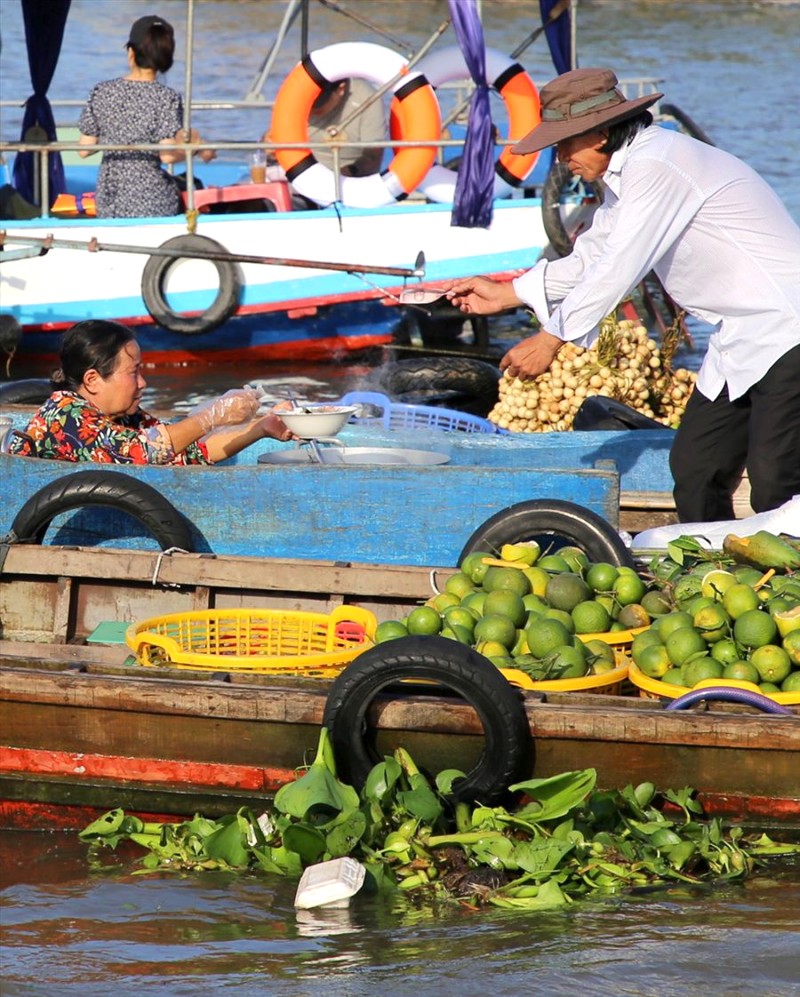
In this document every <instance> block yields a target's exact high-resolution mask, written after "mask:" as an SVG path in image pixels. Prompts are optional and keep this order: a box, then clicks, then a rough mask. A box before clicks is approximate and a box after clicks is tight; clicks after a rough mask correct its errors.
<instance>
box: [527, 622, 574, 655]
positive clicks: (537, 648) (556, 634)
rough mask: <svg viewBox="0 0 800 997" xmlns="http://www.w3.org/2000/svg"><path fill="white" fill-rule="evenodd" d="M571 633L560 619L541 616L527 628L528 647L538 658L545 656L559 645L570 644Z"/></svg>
mask: <svg viewBox="0 0 800 997" xmlns="http://www.w3.org/2000/svg"><path fill="white" fill-rule="evenodd" d="M571 636H572V635H571V634H570V632H569V630H567V628H566V627H565V626H564V624H563V623H562V622H561V621H560V620H553V619H548V618H547V617H545V616H540V617H538V618H537V619H536V620H534V621H533V623H531V624H530V625H529V626H528V627H527V628H526V630H525V637H526V639H527V641H528V649H529V650H530V653H531V654H532V655H533V656H534V657H536V658H544V657H545V656H546V655H548V654H550V652H551V651H553V650H554V649H555V648H557V647H561V646H562V645H564V644H569V642H570V638H571Z"/></svg>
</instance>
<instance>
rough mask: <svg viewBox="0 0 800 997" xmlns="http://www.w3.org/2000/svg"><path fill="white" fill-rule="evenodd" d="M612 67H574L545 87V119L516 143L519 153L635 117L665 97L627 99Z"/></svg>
mask: <svg viewBox="0 0 800 997" xmlns="http://www.w3.org/2000/svg"><path fill="white" fill-rule="evenodd" d="M617 83H618V80H617V77H616V76H615V74H614V73H613V72H612V71H611V70H610V69H572V70H570V72H568V73H562V74H561V76H557V77H556V78H555V79H554V80H551V81H550V82H549V83H548V84H547V85H546V86H543V87H542V91H541V93H540V95H539V96H540V98H541V102H542V121H541V124H539V125H537V126H536V128H534V129H533V131H532V132H529V133H528V134H527V135H526V136H525V138H523V139H522V140H521V141H519V142H517V144H516V145H515V146H512V148H511V151H512V152H514V153H516V154H517V155H520V156H521V155H525V154H527V153H530V152H538V151H539V150H540V149H546V148H547V146H548V145H555V144H556V143H557V142H560V141H561V140H562V139H565V138H571V137H572V136H573V135H582V134H583V133H584V132H590V131H593V130H594V129H595V128H600V127H601V126H602V125H613V124H615V123H616V122H618V121H624V120H625V119H626V118H631V117H633V115H634V114H638V113H639V111H643V110H644V109H645V108H647V107H650V105H651V104H655V102H656V101H657V100H658V99H659V98H660V97H663V96H664V94H663V93H649V94H647V96H645V97H637V98H636V99H635V100H627V99H626V97H625V95H624V94H623V93H622V91H621V90H618V89H617Z"/></svg>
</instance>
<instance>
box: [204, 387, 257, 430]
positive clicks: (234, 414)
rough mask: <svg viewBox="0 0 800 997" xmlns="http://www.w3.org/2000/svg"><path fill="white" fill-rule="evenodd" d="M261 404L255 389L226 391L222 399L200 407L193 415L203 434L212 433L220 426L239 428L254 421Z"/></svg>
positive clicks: (216, 399)
mask: <svg viewBox="0 0 800 997" xmlns="http://www.w3.org/2000/svg"><path fill="white" fill-rule="evenodd" d="M259 404H260V397H259V394H258V392H257V391H256V389H255V388H251V387H249V386H247V387H244V388H234V389H233V390H232V391H226V392H225V394H224V395H222V396H221V397H220V398H215V399H213V400H211V401H208V402H205V403H204V404H203V405H200V406H198V408H196V409H195V410H194V411H193V412H192V413H191V414H192V416H193V417H194V418H195V419H197V421H198V422H199V423H200V425H201V426H202V428H203V433H204V434H205V433H210V432H211V431H212V429H217V428H218V427H220V426H238V425H240V424H241V423H243V422H250V420H251V419H254V418H255V416H256V412H257V411H258V407H259Z"/></svg>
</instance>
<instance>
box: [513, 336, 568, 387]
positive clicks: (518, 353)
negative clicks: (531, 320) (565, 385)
mask: <svg viewBox="0 0 800 997" xmlns="http://www.w3.org/2000/svg"><path fill="white" fill-rule="evenodd" d="M563 345H564V343H563V341H562V340H561V339H559V338H558V336H553V335H552V334H551V333H549V332H543V331H540V332H537V333H536V335H534V336H529V337H528V338H527V339H523V340H521V341H520V342H519V343H517V344H516V345H515V346H512V347H511V349H510V350H509V351H508V353H506V355H505V356H504V357H503V359H502V360H501V361H500V370H504V371H506V373H507V374H509V375H510V376H511V377H518V378H519V379H520V380H521V381H527V380H530V379H531V378H534V377H538V376H539V374H544V372H545V371H546V370H548V369H549V367H550V364H551V363H552V362H553V360H554V359H555V356H556V353H558V351H559V350H560V349H561V347H562V346H563Z"/></svg>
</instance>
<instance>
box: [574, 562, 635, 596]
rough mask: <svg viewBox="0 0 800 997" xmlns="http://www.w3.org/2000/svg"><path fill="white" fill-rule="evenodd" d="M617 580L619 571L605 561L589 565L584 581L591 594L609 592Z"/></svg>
mask: <svg viewBox="0 0 800 997" xmlns="http://www.w3.org/2000/svg"><path fill="white" fill-rule="evenodd" d="M618 578H619V571H618V570H617V569H616V568H615V567H614V565H613V564H609V563H608V562H607V561H596V562H595V563H594V564H590V565H589V568H588V570H587V572H586V581H587V583H588V585H589V587H590V588H591V589H592V591H593V592H611V591H612V590H613V588H614V583H615V582H616V581H617V579H618ZM636 601H637V600H635V599H634V602H636Z"/></svg>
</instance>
